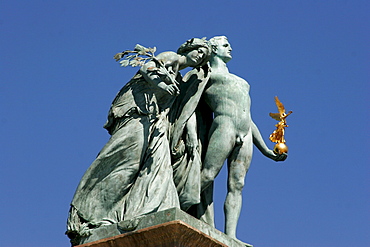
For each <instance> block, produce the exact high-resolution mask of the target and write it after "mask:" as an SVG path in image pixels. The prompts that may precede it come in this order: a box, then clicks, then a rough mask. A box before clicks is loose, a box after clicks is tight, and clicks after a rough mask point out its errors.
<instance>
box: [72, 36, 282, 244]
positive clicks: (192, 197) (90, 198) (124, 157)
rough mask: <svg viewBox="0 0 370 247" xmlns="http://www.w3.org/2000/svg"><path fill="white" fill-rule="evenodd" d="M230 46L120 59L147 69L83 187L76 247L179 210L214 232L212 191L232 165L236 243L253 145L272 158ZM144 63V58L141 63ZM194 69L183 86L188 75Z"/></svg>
mask: <svg viewBox="0 0 370 247" xmlns="http://www.w3.org/2000/svg"><path fill="white" fill-rule="evenodd" d="M231 50H232V49H231V45H230V44H229V42H228V40H227V38H226V37H225V36H218V37H214V38H212V39H210V40H208V41H207V40H205V39H204V38H203V39H197V38H193V39H191V40H188V41H187V42H185V43H184V44H183V45H181V46H180V48H179V49H178V51H177V53H175V52H163V53H160V54H158V55H157V56H154V52H155V49H153V48H145V47H142V46H140V45H138V46H137V47H136V48H135V50H134V51H124V52H122V53H118V54H117V55H116V56H115V59H116V60H117V61H120V60H121V64H122V65H123V66H127V65H131V66H141V68H140V69H139V71H138V72H137V73H136V74H135V75H134V77H133V78H132V79H131V80H130V81H129V82H128V83H127V84H126V85H125V86H124V87H123V88H122V89H121V90H120V91H119V92H118V94H117V96H116V97H115V99H114V100H113V102H112V105H111V108H110V110H109V113H108V120H107V123H106V124H105V126H104V127H105V128H106V129H107V130H108V132H109V134H110V135H111V138H110V139H109V141H108V143H107V144H106V145H105V146H104V147H103V149H102V150H101V151H100V153H99V154H98V156H97V158H96V159H95V161H94V162H93V163H92V164H91V166H90V167H89V168H88V170H87V171H86V173H85V174H84V176H83V178H82V179H81V181H80V184H79V185H78V188H77V190H76V192H75V195H74V198H73V200H72V203H71V208H70V212H69V217H68V223H67V235H68V236H69V237H70V238H71V239H72V242H73V240H75V241H74V243H77V244H78V241H76V239H77V240H78V239H81V238H83V237H84V236H88V235H89V234H90V231H91V230H93V229H97V228H99V227H101V226H104V225H109V224H114V223H118V222H120V221H123V220H131V219H135V218H136V217H139V216H143V215H146V214H149V213H153V212H158V211H162V210H165V209H169V208H174V207H177V208H181V209H182V210H184V211H186V212H188V213H189V214H191V215H193V216H195V217H197V218H199V219H201V220H203V221H205V222H206V223H208V224H210V225H212V226H214V216H213V181H214V179H215V178H216V176H217V174H218V173H219V171H220V170H221V168H222V166H223V164H224V162H225V161H226V160H227V166H228V182H227V188H228V192H227V197H226V201H225V233H226V234H227V235H229V236H230V237H232V238H235V239H236V227H237V222H238V219H239V214H240V210H241V205H242V189H243V186H244V179H245V175H246V173H247V172H248V169H249V165H250V161H251V158H252V149H253V144H254V145H255V146H256V147H257V148H258V149H259V150H260V151H261V152H262V154H264V155H265V156H266V157H268V158H270V159H273V160H275V161H283V160H285V159H286V157H287V155H286V153H284V152H274V151H272V150H270V149H269V148H268V147H267V145H266V144H265V142H264V141H263V139H262V137H261V134H260V132H259V130H258V128H257V126H256V125H255V124H254V122H253V121H252V118H251V114H250V96H249V84H248V83H247V82H246V81H245V80H244V79H242V78H240V77H238V76H236V75H234V74H231V73H230V72H229V71H228V68H227V66H226V63H227V62H228V61H230V59H231V58H232V57H231ZM143 56H146V57H145V58H143ZM187 67H193V69H192V70H191V71H189V72H188V73H187V74H186V75H185V76H184V77H182V76H181V74H180V73H179V71H180V70H182V69H185V68H187Z"/></svg>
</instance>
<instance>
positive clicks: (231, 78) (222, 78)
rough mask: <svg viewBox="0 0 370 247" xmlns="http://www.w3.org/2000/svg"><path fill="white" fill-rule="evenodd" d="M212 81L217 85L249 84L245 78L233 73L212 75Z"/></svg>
mask: <svg viewBox="0 0 370 247" xmlns="http://www.w3.org/2000/svg"><path fill="white" fill-rule="evenodd" d="M211 80H212V81H213V82H215V83H228V82H238V83H247V81H246V80H244V79H243V78H241V77H239V76H237V75H234V74H231V73H217V72H216V73H211Z"/></svg>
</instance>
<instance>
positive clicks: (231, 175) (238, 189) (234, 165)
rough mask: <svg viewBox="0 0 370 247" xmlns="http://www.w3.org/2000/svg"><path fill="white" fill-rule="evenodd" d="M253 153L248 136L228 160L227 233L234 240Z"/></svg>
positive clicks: (225, 208)
mask: <svg viewBox="0 0 370 247" xmlns="http://www.w3.org/2000/svg"><path fill="white" fill-rule="evenodd" d="M252 151H253V143H252V140H251V138H249V136H246V138H244V142H243V143H242V145H240V146H236V147H235V148H234V150H233V152H232V153H231V155H230V157H229V158H228V184H227V196H226V200H225V205H224V210H225V233H226V234H227V235H228V236H230V237H232V238H236V227H237V224H238V220H239V216H240V211H241V207H242V190H243V187H244V180H245V176H246V174H247V172H248V169H249V165H250V162H251V158H252Z"/></svg>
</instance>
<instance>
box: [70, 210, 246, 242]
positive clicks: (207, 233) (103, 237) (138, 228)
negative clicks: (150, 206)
mask: <svg viewBox="0 0 370 247" xmlns="http://www.w3.org/2000/svg"><path fill="white" fill-rule="evenodd" d="M82 243H83V244H81V245H77V246H75V247H121V246H122V247H131V246H132V247H139V246H143V247H154V246H163V247H174V246H176V247H182V246H184V247H185V246H186V247H188V246H189V247H190V246H209V247H221V246H223V247H227V246H230V247H242V246H244V247H245V246H248V247H251V246H252V245H249V244H246V243H242V242H239V241H236V240H235V239H232V238H230V237H228V236H227V235H225V234H224V233H222V232H220V231H218V230H217V229H215V228H213V227H211V226H210V225H208V224H206V223H204V222H202V221H200V220H198V219H196V218H194V217H192V216H190V215H188V214H187V213H185V212H183V211H181V210H180V209H177V208H172V209H168V210H164V211H161V212H157V213H153V214H149V215H145V216H143V217H140V218H137V219H134V220H130V221H122V222H119V223H118V224H112V225H107V226H102V227H99V228H98V229H95V230H92V231H91V235H90V236H88V237H87V238H85V239H84V240H83V241H82Z"/></svg>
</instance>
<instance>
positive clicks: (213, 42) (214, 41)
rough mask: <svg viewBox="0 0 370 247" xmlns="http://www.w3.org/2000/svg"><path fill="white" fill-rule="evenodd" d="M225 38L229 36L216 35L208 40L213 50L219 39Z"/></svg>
mask: <svg viewBox="0 0 370 247" xmlns="http://www.w3.org/2000/svg"><path fill="white" fill-rule="evenodd" d="M223 39H224V40H227V37H226V36H215V37H213V38H211V39H210V40H209V41H208V43H209V45H210V46H211V47H212V50H213V49H214V48H216V47H217V41H218V40H223Z"/></svg>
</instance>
